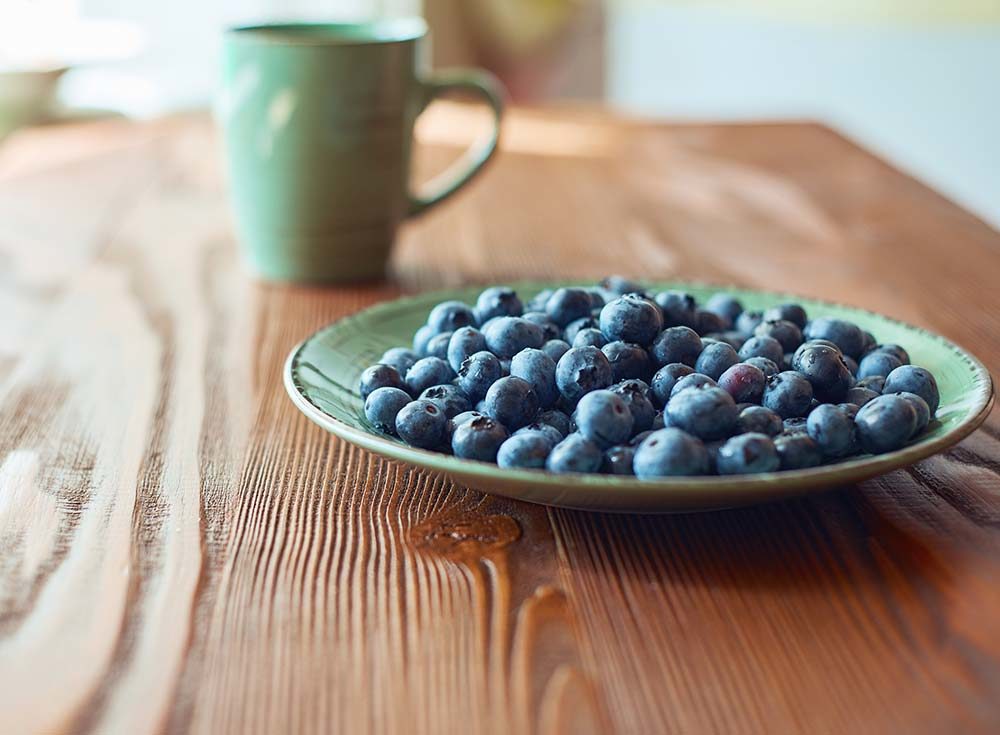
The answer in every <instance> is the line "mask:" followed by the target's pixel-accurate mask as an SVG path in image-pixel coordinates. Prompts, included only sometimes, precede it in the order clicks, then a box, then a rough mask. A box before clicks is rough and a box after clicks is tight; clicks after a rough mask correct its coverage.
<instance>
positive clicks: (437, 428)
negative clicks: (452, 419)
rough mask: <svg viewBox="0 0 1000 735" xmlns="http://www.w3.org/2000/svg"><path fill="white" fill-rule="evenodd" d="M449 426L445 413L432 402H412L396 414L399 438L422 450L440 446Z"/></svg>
mask: <svg viewBox="0 0 1000 735" xmlns="http://www.w3.org/2000/svg"><path fill="white" fill-rule="evenodd" d="M425 359H426V358H425ZM447 424H448V419H447V417H445V415H444V411H442V410H441V409H439V408H438V407H437V406H435V405H434V404H433V403H431V402H430V401H420V400H417V401H411V402H410V403H407V404H406V405H405V406H403V408H401V409H400V410H399V413H398V414H396V433H397V434H398V435H399V438H400V439H402V440H403V441H405V442H406V443H407V444H411V445H413V446H415V447H420V448H421V449H433V448H435V447H437V446H438V445H440V444H441V442H442V440H443V439H444V437H445V430H446V427H447Z"/></svg>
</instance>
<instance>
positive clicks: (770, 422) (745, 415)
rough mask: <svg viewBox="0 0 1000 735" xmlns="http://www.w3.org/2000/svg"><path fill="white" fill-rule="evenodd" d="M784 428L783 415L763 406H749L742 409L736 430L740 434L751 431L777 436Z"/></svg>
mask: <svg viewBox="0 0 1000 735" xmlns="http://www.w3.org/2000/svg"><path fill="white" fill-rule="evenodd" d="M783 429H784V425H783V424H782V421H781V416H779V415H778V414H776V413H775V412H774V411H772V410H771V409H769V408H764V407H763V406H747V407H746V408H744V409H743V410H742V411H740V415H739V418H737V420H736V430H737V431H738V432H739V433H740V434H747V433H750V432H753V433H757V434H767V435H768V436H777V435H778V434H780V433H781V432H782V430H783Z"/></svg>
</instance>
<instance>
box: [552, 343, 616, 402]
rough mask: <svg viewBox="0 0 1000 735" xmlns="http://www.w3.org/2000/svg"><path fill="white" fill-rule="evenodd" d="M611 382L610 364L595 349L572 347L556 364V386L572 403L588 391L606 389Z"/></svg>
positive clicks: (601, 353)
mask: <svg viewBox="0 0 1000 735" xmlns="http://www.w3.org/2000/svg"><path fill="white" fill-rule="evenodd" d="M611 380H612V372H611V363H610V362H608V358H607V356H605V354H604V353H603V352H601V351H600V350H599V349H597V348H596V347H574V348H573V349H571V350H570V351H569V352H567V353H566V354H565V355H563V356H562V357H561V358H559V362H558V363H556V385H557V386H558V387H559V392H560V393H561V394H562V395H563V396H564V397H565V398H566V399H567V400H568V401H570V402H572V403H575V402H576V401H578V400H580V398H581V397H582V396H583V395H584V394H586V393H589V392H590V391H593V390H600V389H602V388H607V387H608V386H610V385H611Z"/></svg>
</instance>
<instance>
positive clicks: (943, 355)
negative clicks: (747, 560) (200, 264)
mask: <svg viewBox="0 0 1000 735" xmlns="http://www.w3.org/2000/svg"><path fill="white" fill-rule="evenodd" d="M510 285H511V287H512V288H514V289H516V290H517V292H518V295H519V296H521V298H522V300H524V301H527V299H529V298H531V297H532V296H533V295H534V294H536V293H538V292H539V291H541V290H542V289H544V288H556V287H559V286H564V285H571V284H566V283H514V284H510ZM667 288H674V289H682V290H685V291H688V292H689V293H691V294H693V295H694V296H695V297H696V298H698V300H699V302H702V301H704V300H705V299H707V298H708V296H710V295H711V294H713V293H715V292H717V291H720V290H724V291H727V292H729V293H732V294H734V295H735V296H737V297H738V298H739V299H740V300H741V301H742V302H743V305H744V307H745V308H747V309H764V308H767V307H768V306H771V305H774V304H778V303H782V302H785V301H796V302H798V303H800V304H802V305H803V306H804V307H805V308H806V310H807V311H808V312H809V315H810V317H813V318H814V317H817V316H832V317H839V318H842V319H848V320H850V321H853V322H855V323H857V324H858V325H860V326H861V327H862V328H864V329H867V330H869V331H871V332H872V334H874V335H875V337H876V339H877V340H878V341H879V342H880V343H884V342H894V343H898V344H900V345H902V346H903V347H904V348H906V350H907V351H908V352H909V353H910V358H911V361H912V362H913V364H915V365H920V366H922V367H926V368H927V369H929V370H930V371H931V372H933V373H934V375H935V377H936V378H937V380H938V388H939V389H940V392H941V405H940V407H939V408H938V414H937V420H936V421H934V422H932V424H931V426H930V427H929V430H928V431H927V432H925V433H924V434H923V435H922V436H921V437H920V438H919V439H918V440H917V441H915V442H913V443H912V444H909V445H907V446H906V447H904V448H903V449H900V450H898V451H895V452H890V453H888V454H881V455H877V456H872V455H862V456H858V457H855V458H851V459H849V460H846V461H842V462H838V463H835V464H829V465H824V466H822V467H815V468H811V469H807V470H793V471H788V472H773V473H766V474H758V475H738V476H729V477H715V476H712V477H678V478H663V479H659V480H638V479H636V478H633V477H618V476H609V475H582V474H561V475H560V474H555V473H550V472H544V471H540V470H503V469H500V468H499V467H497V466H496V465H493V464H488V463H485V462H476V461H473V460H464V459H458V458H456V457H452V456H448V455H444V454H438V453H435V452H429V451H425V450H422V449H416V448H414V447H409V446H407V445H405V444H403V443H402V442H400V441H399V440H397V439H394V438H392V437H389V436H386V435H384V434H381V433H379V432H378V431H377V430H376V429H375V428H374V427H372V426H371V425H370V424H369V423H368V421H367V420H366V419H365V416H364V402H363V401H362V400H361V396H360V395H359V394H358V392H357V382H358V378H359V376H360V375H361V371H362V370H364V369H365V368H366V367H368V366H369V365H371V364H373V363H374V362H376V361H377V360H378V358H379V357H381V355H382V353H383V352H384V351H385V350H386V349H388V348H389V347H398V346H401V345H403V346H409V345H410V343H411V340H412V336H413V333H414V332H415V331H416V330H417V328H419V327H420V326H421V325H422V324H423V323H424V322H425V321H426V319H427V314H428V313H429V312H430V310H431V309H432V308H433V307H434V305H435V304H437V303H439V302H441V301H445V300H448V299H457V300H459V301H464V302H466V303H475V300H476V297H477V296H478V294H479V292H480V291H481V290H482V287H481V286H475V287H467V288H460V289H453V290H447V291H436V292H430V293H424V294H420V295H419V296H413V297H410V298H402V299H398V300H395V301H390V302H385V303H381V304H377V305H376V306H372V307H370V308H368V309H365V310H364V311H360V312H358V313H356V314H353V315H351V316H348V317H345V318H343V319H340V320H339V321H336V322H334V323H333V324H330V325H329V326H326V327H324V328H323V329H321V330H319V331H318V332H316V333H315V334H313V335H312V336H311V337H309V338H308V339H306V340H305V341H304V342H302V343H301V344H299V345H298V346H296V347H295V349H293V350H292V352H291V354H290V355H289V356H288V360H287V362H286V364H285V371H284V380H285V387H286V389H287V390H288V394H289V396H291V398H292V401H293V402H294V403H295V405H296V406H297V407H298V408H299V409H300V410H301V411H302V412H303V413H304V414H305V415H306V416H308V417H309V418H310V419H311V420H312V421H314V422H315V423H317V424H319V425H320V426H321V427H323V428H324V429H326V430H327V431H330V432H332V433H334V434H336V435H337V436H339V437H340V438H342V439H344V440H346V441H349V442H351V443H353V444H356V445H358V446H360V447H364V448H365V449H369V450H371V451H373V452H375V453H377V454H381V455H383V456H385V457H390V458H392V459H396V460H400V461H403V462H406V463H407V464H410V465H413V466H415V467H420V468H422V469H426V470H432V471H435V472H441V473H444V474H445V475H447V476H448V477H450V478H451V479H452V480H453V481H454V482H456V483H458V484H459V485H463V486H465V487H471V488H476V489H478V490H482V491H484V492H487V493H493V494H496V495H504V496H506V497H510V498H516V499H518V500H525V501H528V502H532V503H543V504H545V505H552V506H558V507H563V508H577V509H588V510H605V511H622V512H686V511H696V510H710V509H716V508H725V507H734V506H739V505H747V504H751V503H758V502H764V501H769V500H776V499H779V498H784V497H789V496H793V495H798V494H803V493H808V492H814V491H817V490H822V489H825V488H829V487H831V486H835V485H844V484H848V483H853V482H858V481H860V480H864V479H867V478H871V477H875V476H877V475H881V474H884V473H886V472H889V471H890V470H894V469H898V468H900V467H905V466H907V465H910V464H913V463H914V462H917V461H919V460H921V459H924V458H925V457H929V456H930V455H932V454H935V453H936V452H940V451H942V450H943V449H945V448H947V447H950V446H952V445H953V444H956V443H957V442H959V441H961V440H962V439H963V438H965V437H966V436H968V435H969V434H970V433H971V432H972V431H973V430H975V429H976V427H978V426H979V425H980V424H981V423H982V422H983V421H984V420H985V418H986V416H987V414H988V413H989V410H990V406H991V405H992V403H993V384H992V381H991V380H990V375H989V372H988V371H987V370H986V368H985V367H984V366H983V364H982V363H981V362H979V361H978V360H977V359H976V358H974V357H973V356H972V355H970V354H969V353H968V352H966V351H965V350H963V349H962V348H960V347H958V346H957V345H955V344H954V343H952V342H950V341H949V340H947V339H945V338H944V337H940V336H938V335H935V334H932V333H930V332H927V331H925V330H923V329H919V328H918V327H914V326H910V325H908V324H904V323H902V322H898V321H895V320H893V319H889V318H888V317H884V316H880V315H878V314H875V313H872V312H869V311H864V310H862V309H856V308H852V307H848V306H843V305H840V304H833V303H828V302H823V301H816V300H813V299H805V298H801V297H798V296H792V295H789V294H778V293H769V292H764V291H750V290H745V289H739V288H731V287H724V286H706V285H703V284H693V283H657V284H651V285H650V289H651V290H661V289H667Z"/></svg>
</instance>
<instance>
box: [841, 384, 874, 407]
mask: <svg viewBox="0 0 1000 735" xmlns="http://www.w3.org/2000/svg"><path fill="white" fill-rule="evenodd" d="M873 398H878V393H876V392H875V391H873V390H871V389H869V388H864V387H862V386H857V385H856V386H854V387H853V388H851V389H850V390H849V391H847V395H846V396H844V401H845V402H847V403H853V404H854V405H855V406H857V407H858V408H861V407H862V406H863V405H865V404H866V403H868V401H870V400H872V399H873Z"/></svg>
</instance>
